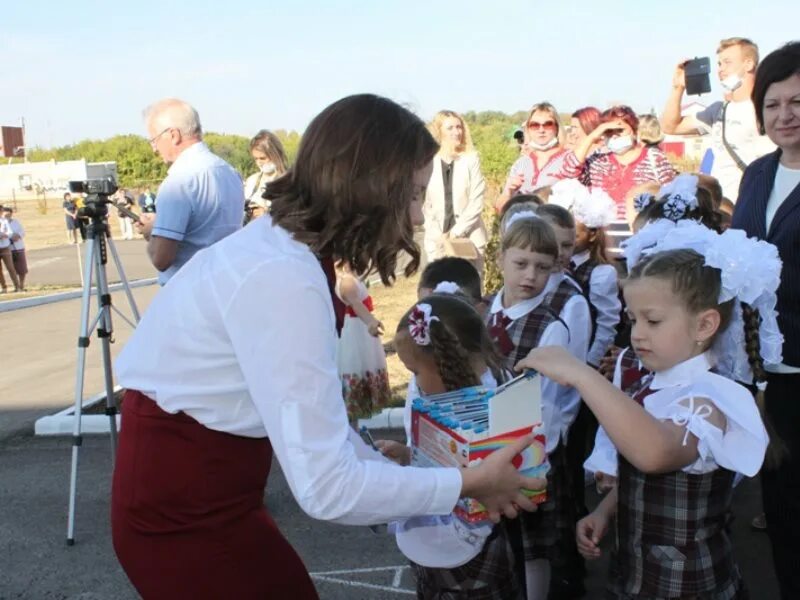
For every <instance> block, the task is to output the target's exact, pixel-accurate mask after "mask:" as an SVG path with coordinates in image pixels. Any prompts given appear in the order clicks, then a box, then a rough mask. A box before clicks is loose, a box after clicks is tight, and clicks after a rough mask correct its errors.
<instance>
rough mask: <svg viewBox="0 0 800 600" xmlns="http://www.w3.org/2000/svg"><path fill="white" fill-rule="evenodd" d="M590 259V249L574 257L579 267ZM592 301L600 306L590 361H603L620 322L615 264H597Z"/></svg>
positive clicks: (590, 279)
mask: <svg viewBox="0 0 800 600" xmlns="http://www.w3.org/2000/svg"><path fill="white" fill-rule="evenodd" d="M587 260H589V251H588V250H586V251H585V252H581V253H579V254H576V255H574V256H573V257H572V263H573V264H574V265H575V266H576V267H579V266H581V265H582V264H583V263H585V262H586V261H587ZM589 302H591V304H592V306H594V307H595V309H596V310H597V318H596V319H595V323H594V324H595V333H594V342H592V345H591V347H590V348H589V352H588V353H587V355H586V362H588V363H589V364H591V365H599V364H600V360H601V359H602V358H603V356H605V354H606V352H607V351H608V348H609V346H611V344H612V343H613V342H614V337H615V336H616V333H617V331H616V328H617V325H618V324H619V319H620V311H621V310H622V303H621V302H620V300H619V285H618V283H617V270H616V269H615V268H614V267H613V265H597V266H596V267H595V268H594V269H592V274H591V276H590V277H589Z"/></svg>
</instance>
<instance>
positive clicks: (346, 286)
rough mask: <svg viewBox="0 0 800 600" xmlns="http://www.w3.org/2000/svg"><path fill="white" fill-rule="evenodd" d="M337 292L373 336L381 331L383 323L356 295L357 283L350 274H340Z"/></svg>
mask: <svg viewBox="0 0 800 600" xmlns="http://www.w3.org/2000/svg"><path fill="white" fill-rule="evenodd" d="M339 294H341V296H342V300H344V302H345V303H346V304H347V305H348V306H349V307H350V308H352V309H353V312H354V313H356V316H357V317H358V318H359V319H361V320H362V321H363V322H364V324H365V325H366V326H367V328H368V329H369V332H370V333H371V334H372V335H374V336H375V337H377V336H379V335H380V334H381V333H383V324H382V323H381V322H380V321H379V320H378V319H376V318H375V317H374V316H373V314H372V313H371V312H369V310H367V307H366V306H364V303H363V302H362V301H361V300H360V299H359V297H358V284H357V283H356V280H355V278H354V277H353V276H352V275H346V274H344V275H340V282H339Z"/></svg>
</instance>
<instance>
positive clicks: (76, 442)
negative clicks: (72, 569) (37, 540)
mask: <svg viewBox="0 0 800 600" xmlns="http://www.w3.org/2000/svg"><path fill="white" fill-rule="evenodd" d="M95 253H96V247H95V240H94V238H89V239H88V240H87V241H86V258H85V260H84V263H83V294H82V296H81V323H80V328H79V331H78V361H77V368H76V371H75V416H74V417H73V419H74V420H73V428H72V465H71V468H70V481H69V512H68V513H67V545H68V546H72V545H73V544H74V543H75V500H76V496H77V491H78V450H79V449H80V446H81V442H82V441H83V440H82V438H81V411H82V410H83V379H84V373H85V369H86V348H88V347H89V310H90V303H91V291H92V267H93V266H94V260H95V258H94V257H95Z"/></svg>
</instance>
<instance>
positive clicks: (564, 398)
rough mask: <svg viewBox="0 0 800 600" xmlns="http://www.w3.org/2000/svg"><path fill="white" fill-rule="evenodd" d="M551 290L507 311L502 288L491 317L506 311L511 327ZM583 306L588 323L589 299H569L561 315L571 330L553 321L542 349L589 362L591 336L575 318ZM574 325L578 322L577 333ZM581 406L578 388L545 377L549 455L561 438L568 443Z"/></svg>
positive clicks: (547, 288) (544, 393) (493, 302)
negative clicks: (564, 351)
mask: <svg viewBox="0 0 800 600" xmlns="http://www.w3.org/2000/svg"><path fill="white" fill-rule="evenodd" d="M549 291H550V290H549V284H548V286H547V287H545V289H544V291H543V292H542V293H541V294H539V295H538V296H534V297H533V298H530V299H529V300H523V301H522V302H519V303H517V304H515V305H513V306H510V307H508V308H503V302H502V297H503V292H504V290H502V289H501V290H500V291H499V292H498V293H497V295H496V296H495V297H494V300H493V301H492V305H491V307H489V312H490V314H496V313H498V312H500V311H503V313H504V314H505V315H506V316H507V317H508V318H509V319H511V321H512V323H509V325H508V327H511V326H512V325H513V321H516V320H517V319H521V318H523V317H525V316H526V315H527V314H528V313H530V312H531V311H532V310H533V309H535V308H536V307H538V306H539V305H540V304H541V303H542V301H543V300H544V298H545V296H547V294H548V293H549ZM576 299H577V300H579V301H581V302H582V304H581V303H580V302H573V301H574V300H576ZM581 307H583V310H585V311H586V315H585V317H584V320H585V322H584V325H585V324H587V323H589V314H588V313H589V308H588V304H587V303H586V299H585V298H584V297H583V296H575V297H574V298H570V300H569V301H568V302H567V305H566V306H565V307H564V310H563V311H562V312H561V315H560V317H561V319H562V320H563V321H564V323H567V324H569V331H568V330H567V328H566V327H565V326H564V323H562V322H561V321H553V322H552V323H550V324H549V325H548V326H547V327H546V328H545V330H544V333H543V334H542V338H541V339H540V340H539V346H562V347H564V348H566V349H567V350H569V351H570V352H572V353H573V354H574V355H575V356H576V357H577V358H578V359H580V360H581V361H584V360H586V347H587V346H588V340H589V338H588V334H584V335H581V333H580V332H581V331H583V329H584V325H581V319H580V318H578V317H577V316H576V315H580V316H582V309H581ZM568 319H571V320H568ZM573 323H578V326H577V327H575V331H574V332H573V326H572V324H573ZM576 338H577V340H576ZM581 339H582V340H583V350H582V351H575V350H574V349H573V348H574V347H575V346H576V344H577V345H580V343H581V342H580V340H581ZM579 407H580V396H579V395H578V392H577V391H576V390H575V388H571V387H565V386H562V385H558V384H557V383H556V382H554V381H553V380H551V379H549V378H547V377H542V421H544V429H545V436H546V437H547V444H546V447H545V450H546V451H547V452H548V453H549V452H552V451H553V450H555V449H556V447H557V446H558V443H559V441H560V440H561V439H563V440H564V441H566V439H567V433H568V432H569V427H570V425H572V422H573V421H574V420H575V417H576V416H577V414H578V408H579Z"/></svg>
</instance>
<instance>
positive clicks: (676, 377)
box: [650, 352, 714, 390]
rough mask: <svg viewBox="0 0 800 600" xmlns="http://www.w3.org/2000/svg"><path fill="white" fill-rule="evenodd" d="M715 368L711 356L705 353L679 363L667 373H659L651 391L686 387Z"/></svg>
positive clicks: (654, 377) (654, 378)
mask: <svg viewBox="0 0 800 600" xmlns="http://www.w3.org/2000/svg"><path fill="white" fill-rule="evenodd" d="M713 366H714V363H713V361H712V358H711V355H710V354H709V353H708V352H704V353H703V354H700V355H698V356H695V357H693V358H690V359H689V360H685V361H683V362H682V363H678V364H677V365H675V366H674V367H670V368H669V369H667V370H666V371H659V372H658V373H656V374H655V375H654V376H653V381H652V382H651V383H650V389H652V390H660V389H663V388H668V387H675V386H678V385H686V384H687V383H691V382H692V381H694V380H695V379H696V378H697V376H698V375H701V374H703V373H705V372H707V371H708V370H709V369H711V367H713Z"/></svg>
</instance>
